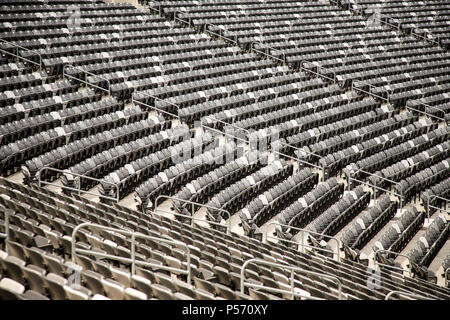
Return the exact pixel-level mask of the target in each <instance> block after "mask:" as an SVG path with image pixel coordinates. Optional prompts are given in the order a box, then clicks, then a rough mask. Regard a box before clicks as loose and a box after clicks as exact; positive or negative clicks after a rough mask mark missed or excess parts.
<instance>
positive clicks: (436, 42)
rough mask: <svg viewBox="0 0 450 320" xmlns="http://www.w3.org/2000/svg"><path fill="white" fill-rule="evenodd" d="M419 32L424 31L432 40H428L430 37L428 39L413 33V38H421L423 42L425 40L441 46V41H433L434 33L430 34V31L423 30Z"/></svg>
mask: <svg viewBox="0 0 450 320" xmlns="http://www.w3.org/2000/svg"><path fill="white" fill-rule="evenodd" d="M419 30H420V31H422V32H423V33H425V34H427V35H430V36H431V38H428V37H426V36H422V35H421V34H418V33H415V32H412V33H411V34H412V35H413V36H415V37H419V38H421V39H423V40H425V41H428V42H431V43H433V44H435V45H439V41H436V40H434V39H433V37H434V34H433V33H431V32H428V31H426V30H423V29H419Z"/></svg>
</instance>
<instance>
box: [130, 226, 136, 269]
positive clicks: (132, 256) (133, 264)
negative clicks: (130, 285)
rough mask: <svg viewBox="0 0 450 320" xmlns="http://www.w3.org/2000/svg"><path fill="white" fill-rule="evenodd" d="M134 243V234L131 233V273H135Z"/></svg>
mask: <svg viewBox="0 0 450 320" xmlns="http://www.w3.org/2000/svg"><path fill="white" fill-rule="evenodd" d="M135 245H136V236H135V234H134V233H133V234H132V235H131V259H132V260H133V263H132V264H131V275H133V276H134V275H135V274H136V253H135Z"/></svg>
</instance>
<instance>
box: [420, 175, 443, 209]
mask: <svg viewBox="0 0 450 320" xmlns="http://www.w3.org/2000/svg"><path fill="white" fill-rule="evenodd" d="M420 198H421V200H422V206H423V207H424V208H425V210H427V211H428V212H429V213H430V214H433V213H434V212H435V211H436V209H435V208H433V207H442V206H444V207H445V206H446V205H447V202H448V200H444V199H449V198H450V179H445V178H444V180H443V181H442V182H440V183H437V184H435V185H433V186H432V187H431V188H429V189H427V190H425V191H424V192H422V195H421V196H420Z"/></svg>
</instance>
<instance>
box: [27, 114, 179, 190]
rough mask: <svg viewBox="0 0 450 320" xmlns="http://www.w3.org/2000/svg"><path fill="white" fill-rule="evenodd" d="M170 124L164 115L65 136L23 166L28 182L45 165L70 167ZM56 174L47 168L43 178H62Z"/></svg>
mask: <svg viewBox="0 0 450 320" xmlns="http://www.w3.org/2000/svg"><path fill="white" fill-rule="evenodd" d="M170 126H171V123H170V122H166V121H165V120H164V118H163V117H149V118H148V119H146V120H141V121H138V122H133V123H130V124H126V125H123V126H119V127H117V128H113V129H111V130H105V131H103V132H99V133H97V134H95V135H90V136H88V137H85V138H82V139H80V140H75V141H73V142H70V143H66V137H65V136H62V137H63V138H64V139H63V141H61V144H58V145H55V146H54V147H53V148H48V150H47V152H46V153H43V152H40V153H43V154H42V155H37V156H35V157H29V158H32V159H30V160H27V161H25V165H23V166H22V173H23V175H24V183H26V184H28V183H30V182H33V181H35V180H36V179H37V178H38V177H36V174H37V173H38V172H39V171H40V170H41V169H42V168H44V167H51V168H56V169H59V170H62V169H66V168H67V167H68V166H71V165H75V164H76V163H78V162H80V161H83V160H85V159H86V158H88V157H91V156H93V155H94V154H96V153H98V152H102V151H104V150H107V149H109V148H111V147H114V146H118V145H121V144H123V143H126V142H130V141H133V140H136V139H139V138H143V137H144V136H146V135H149V134H154V133H156V132H159V131H160V130H164V129H168V128H169V127H170ZM50 132H52V131H50ZM40 153H39V154H40ZM55 174H56V173H55V172H48V171H47V172H45V171H44V172H41V176H40V179H42V180H47V179H48V180H54V179H55V178H56V177H59V174H56V175H55Z"/></svg>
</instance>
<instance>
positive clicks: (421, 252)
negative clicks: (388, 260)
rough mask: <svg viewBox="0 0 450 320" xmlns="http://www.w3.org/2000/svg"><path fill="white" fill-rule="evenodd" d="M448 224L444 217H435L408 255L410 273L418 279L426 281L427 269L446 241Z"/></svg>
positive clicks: (448, 229) (448, 230)
mask: <svg viewBox="0 0 450 320" xmlns="http://www.w3.org/2000/svg"><path fill="white" fill-rule="evenodd" d="M449 232H450V223H449V222H448V221H447V219H446V218H445V216H444V215H439V216H437V217H436V218H435V219H434V220H433V222H432V223H431V224H430V225H429V227H428V228H427V231H426V232H425V234H424V235H423V236H422V237H420V239H419V240H418V241H417V243H416V245H415V246H414V248H412V249H411V250H410V251H409V252H408V253H407V256H408V259H409V261H410V263H411V268H412V271H413V272H414V273H415V274H417V275H418V276H419V277H420V278H422V279H426V278H427V276H428V272H427V270H426V269H425V268H424V267H427V266H428V265H429V264H430V263H431V261H432V260H433V258H434V257H435V256H436V254H437V253H438V252H439V250H440V249H441V248H442V246H443V245H444V244H445V242H446V241H447V240H448V236H449Z"/></svg>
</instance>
